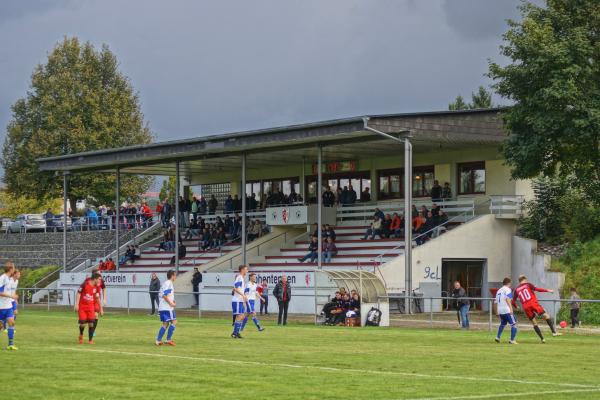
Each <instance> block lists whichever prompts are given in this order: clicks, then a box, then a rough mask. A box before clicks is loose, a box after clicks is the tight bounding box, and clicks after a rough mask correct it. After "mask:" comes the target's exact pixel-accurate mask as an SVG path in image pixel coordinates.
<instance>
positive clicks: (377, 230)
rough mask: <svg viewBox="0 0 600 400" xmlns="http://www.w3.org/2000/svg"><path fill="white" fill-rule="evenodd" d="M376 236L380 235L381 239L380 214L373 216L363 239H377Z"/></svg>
mask: <svg viewBox="0 0 600 400" xmlns="http://www.w3.org/2000/svg"><path fill="white" fill-rule="evenodd" d="M375 236H379V238H380V239H381V238H382V237H381V219H379V217H378V216H374V217H373V222H371V226H370V227H369V228H368V229H367V231H366V232H365V236H364V237H363V238H362V240H367V238H371V240H375Z"/></svg>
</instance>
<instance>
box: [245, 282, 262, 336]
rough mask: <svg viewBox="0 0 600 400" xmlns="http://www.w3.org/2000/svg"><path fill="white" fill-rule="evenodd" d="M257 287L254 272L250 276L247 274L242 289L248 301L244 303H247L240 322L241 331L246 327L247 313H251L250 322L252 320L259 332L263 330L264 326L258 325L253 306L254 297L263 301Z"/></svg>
mask: <svg viewBox="0 0 600 400" xmlns="http://www.w3.org/2000/svg"><path fill="white" fill-rule="evenodd" d="M257 288H258V284H257V283H256V274H255V273H254V272H253V273H251V274H250V276H248V284H247V285H246V290H245V291H244V294H245V295H246V298H247V299H248V302H247V303H246V305H247V307H246V315H245V317H244V321H243V322H242V329H240V330H241V331H243V330H244V328H245V327H246V323H247V322H248V316H249V315H252V322H254V325H256V327H257V328H258V331H259V332H262V331H264V330H265V328H263V327H262V326H260V322H258V318H256V308H255V304H256V300H257V299H256V297H257V296H258V300H259V301H265V300H264V299H263V297H262V296H261V295H260V293H258V291H257Z"/></svg>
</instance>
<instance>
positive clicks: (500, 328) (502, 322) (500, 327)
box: [495, 314, 508, 343]
mask: <svg viewBox="0 0 600 400" xmlns="http://www.w3.org/2000/svg"><path fill="white" fill-rule="evenodd" d="M507 323H508V321H507V320H506V317H505V314H501V315H500V325H498V333H497V334H496V339H495V340H496V342H497V343H500V338H501V337H502V331H504V328H505V327H506V325H507Z"/></svg>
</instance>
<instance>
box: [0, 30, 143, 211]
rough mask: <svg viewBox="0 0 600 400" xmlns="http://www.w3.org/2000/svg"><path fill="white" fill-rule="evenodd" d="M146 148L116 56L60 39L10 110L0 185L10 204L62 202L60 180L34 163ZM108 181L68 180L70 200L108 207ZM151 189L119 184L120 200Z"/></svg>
mask: <svg viewBox="0 0 600 400" xmlns="http://www.w3.org/2000/svg"><path fill="white" fill-rule="evenodd" d="M152 141H153V136H152V134H151V132H150V129H149V128H148V126H147V125H146V124H144V118H143V114H142V112H141V111H140V104H139V99H138V96H137V94H135V93H134V90H133V88H132V86H131V84H130V82H129V81H128V79H127V78H126V77H125V76H124V75H123V74H121V73H120V72H119V71H118V62H117V58H116V57H115V55H114V54H113V53H112V52H111V51H110V50H109V49H108V47H107V46H106V45H104V46H102V49H101V50H99V51H96V50H95V49H94V47H93V46H92V45H91V44H90V43H89V42H86V43H84V44H83V45H82V44H80V42H79V40H78V39H77V38H65V39H64V40H63V41H62V42H61V43H59V44H57V46H56V47H55V48H54V49H53V50H52V52H51V53H50V54H49V55H48V60H47V62H46V63H45V64H41V65H38V66H37V67H36V68H35V70H34V72H33V74H32V77H31V84H30V88H29V90H28V91H27V95H26V97H25V98H22V99H19V100H17V102H16V103H15V104H14V105H13V106H12V120H11V121H10V123H9V125H8V128H7V136H6V139H5V142H4V147H3V151H2V154H3V157H2V160H0V162H1V164H2V166H3V167H4V182H5V183H6V187H7V190H8V191H9V192H10V193H12V194H13V195H15V196H17V197H20V196H25V197H28V198H35V199H49V198H56V197H62V179H61V178H58V179H57V178H56V177H55V175H54V173H52V172H47V171H40V170H39V167H38V164H37V162H36V159H38V158H42V157H50V156H57V155H63V154H69V153H76V152H83V151H90V150H98V149H106V148H114V147H122V146H128V145H136V144H148V143H151V142H152ZM115 179H116V177H115V175H114V174H100V173H81V174H80V173H77V174H73V175H71V176H70V178H69V192H70V193H69V194H70V197H71V198H72V199H76V198H87V197H94V198H96V199H98V201H100V202H106V203H110V202H111V200H112V199H114V186H115V185H114V183H115ZM151 182H152V178H148V177H139V176H131V175H126V176H123V177H122V180H121V195H122V196H123V197H124V198H131V199H137V198H138V197H139V195H140V194H141V193H144V192H145V191H146V190H148V188H149V187H150V184H151Z"/></svg>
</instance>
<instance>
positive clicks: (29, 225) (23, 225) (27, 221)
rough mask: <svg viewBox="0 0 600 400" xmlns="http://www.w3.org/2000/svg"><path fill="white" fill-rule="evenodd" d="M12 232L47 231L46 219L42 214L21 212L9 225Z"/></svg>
mask: <svg viewBox="0 0 600 400" xmlns="http://www.w3.org/2000/svg"><path fill="white" fill-rule="evenodd" d="M8 230H9V231H10V232H11V233H18V232H33V231H45V230H46V220H45V219H44V216H43V215H42V214H21V215H19V216H18V217H17V218H16V219H15V220H14V221H13V222H11V224H10V225H9V226H8Z"/></svg>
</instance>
